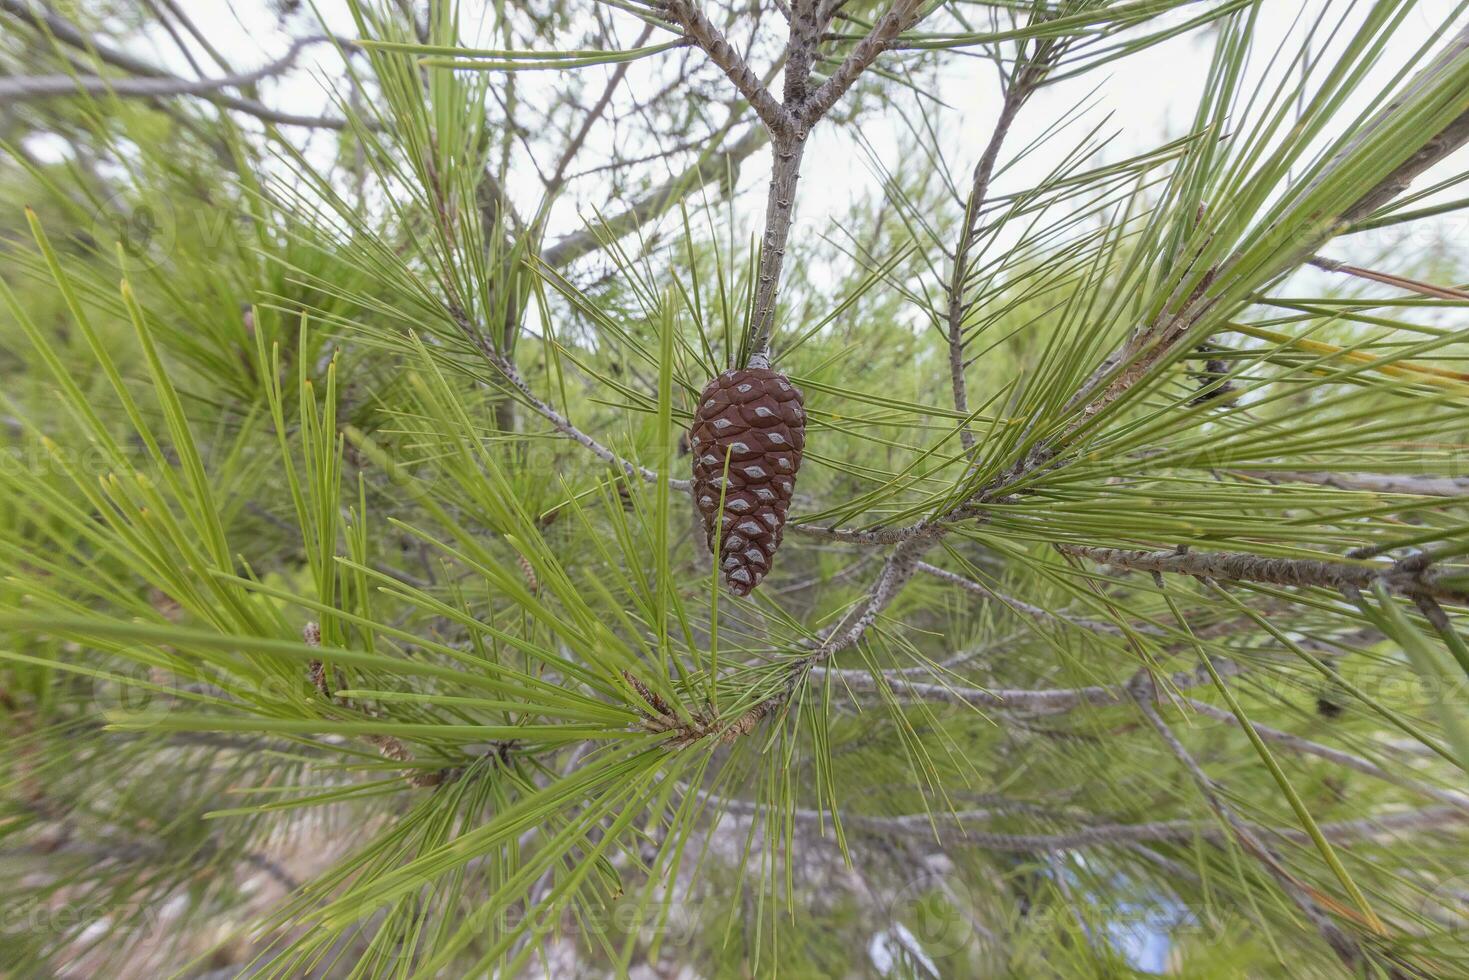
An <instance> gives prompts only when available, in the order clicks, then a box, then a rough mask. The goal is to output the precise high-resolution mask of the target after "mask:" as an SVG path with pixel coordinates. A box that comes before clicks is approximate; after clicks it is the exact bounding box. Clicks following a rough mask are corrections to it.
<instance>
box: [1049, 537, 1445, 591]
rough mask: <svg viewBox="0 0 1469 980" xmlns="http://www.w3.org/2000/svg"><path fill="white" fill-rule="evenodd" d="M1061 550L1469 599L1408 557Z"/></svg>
mask: <svg viewBox="0 0 1469 980" xmlns="http://www.w3.org/2000/svg"><path fill="white" fill-rule="evenodd" d="M1056 547H1057V548H1058V549H1059V550H1060V551H1061V552H1062V554H1066V555H1072V556H1074V557H1077V558H1085V559H1088V560H1089V561H1093V562H1096V563H1097V564H1099V565H1112V566H1114V567H1117V568H1126V569H1131V570H1134V571H1144V572H1163V573H1165V574H1177V575H1193V576H1196V577H1201V578H1212V579H1224V580H1228V581H1233V582H1263V583H1266V584H1270V585H1288V586H1306V587H1312V586H1314V587H1319V588H1324V589H1332V590H1334V591H1340V590H1341V589H1342V588H1345V587H1348V586H1351V587H1355V588H1358V589H1368V588H1371V586H1372V583H1374V582H1378V581H1381V582H1382V583H1383V584H1385V585H1386V586H1387V587H1388V588H1389V589H1390V590H1391V591H1393V592H1394V593H1396V594H1398V595H1403V596H1408V597H1413V596H1419V595H1422V596H1427V597H1429V598H1434V599H1444V600H1447V601H1449V602H1455V603H1460V604H1469V592H1466V591H1465V590H1464V589H1462V588H1460V587H1458V586H1454V585H1449V584H1447V583H1446V582H1444V581H1443V580H1442V578H1443V577H1442V576H1441V575H1440V574H1439V573H1438V572H1437V571H1436V570H1434V569H1433V568H1428V567H1423V568H1420V567H1414V566H1413V565H1411V564H1406V563H1403V562H1399V563H1396V564H1394V565H1392V566H1389V567H1379V568H1373V567H1371V566H1367V565H1358V564H1352V563H1349V562H1342V561H1328V560H1324V559H1314V558H1271V557H1267V556H1264V555H1255V554H1249V553H1242V552H1211V551H1183V552H1180V551H1126V550H1123V549H1120V548H1098V547H1090V546H1086V545H1075V544H1060V545H1057V546H1056Z"/></svg>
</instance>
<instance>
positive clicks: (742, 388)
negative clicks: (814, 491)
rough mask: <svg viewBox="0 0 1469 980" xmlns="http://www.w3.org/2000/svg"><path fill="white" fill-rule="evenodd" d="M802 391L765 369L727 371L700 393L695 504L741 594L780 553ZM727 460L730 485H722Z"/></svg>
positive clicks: (801, 420) (802, 436) (729, 580)
mask: <svg viewBox="0 0 1469 980" xmlns="http://www.w3.org/2000/svg"><path fill="white" fill-rule="evenodd" d="M801 403H802V396H801V389H799V388H797V387H796V386H795V385H793V384H791V383H790V382H789V381H788V380H786V376H785V375H783V374H781V373H780V372H779V371H772V370H771V369H770V368H767V367H752V368H746V369H745V370H743V371H726V372H724V373H723V374H721V375H720V376H719V377H717V378H715V379H714V380H713V381H711V382H709V384H708V386H707V387H706V388H705V389H704V392H703V394H701V395H700V396H699V408H698V410H697V411H696V412H695V413H694V425H693V428H692V430H690V436H691V443H692V446H693V450H694V503H695V504H696V505H697V506H698V508H699V513H700V514H701V515H702V516H703V518H704V533H705V535H706V537H707V539H708V541H709V550H711V551H713V550H714V545H715V540H714V538H715V534H716V532H717V533H718V534H719V536H720V541H719V568H720V570H721V571H723V572H724V581H725V583H726V584H727V585H728V586H729V587H730V589H731V590H732V591H733V592H734V593H735V594H736V595H749V594H750V591H751V590H752V589H754V588H755V586H757V585H759V584H760V580H761V579H762V578H764V577H765V573H766V572H768V571H770V563H771V561H772V560H773V559H774V558H775V549H777V548H779V547H780V539H781V534H782V532H783V531H784V530H785V522H786V510H787V509H788V508H789V507H790V503H791V494H793V493H794V492H795V489H796V471H797V470H799V469H800V468H801V450H802V449H803V448H805V445H806V412H805V410H804V409H803V408H802V404H801ZM726 453H727V454H728V458H729V486H728V488H726V489H725V490H724V519H723V521H721V522H720V524H719V525H716V524H715V521H714V517H715V514H716V513H717V512H718V510H719V499H720V488H721V486H722V483H723V476H724V472H725V457H726Z"/></svg>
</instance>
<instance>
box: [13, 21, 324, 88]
mask: <svg viewBox="0 0 1469 980" xmlns="http://www.w3.org/2000/svg"><path fill="white" fill-rule="evenodd" d="M329 40H331V39H330V38H328V37H325V36H323V35H319V34H318V35H313V36H311V37H302V38H297V39H296V40H295V41H294V42H293V43H292V44H291V47H290V49H289V50H287V51H286V53H285V54H284V55H282V56H281V57H279V58H277V59H276V60H275V61H271V62H268V63H266V64H264V65H262V66H260V67H259V68H256V69H253V70H251V71H247V72H240V73H238V74H234V75H224V76H221V77H218V78H195V79H190V78H175V77H172V76H168V77H164V76H156V77H150V78H110V77H107V76H102V75H82V76H76V75H65V74H62V75H16V76H11V77H7V78H0V99H4V100H5V101H7V102H25V101H27V100H30V99H41V98H48V97H50V96H56V95H73V94H75V93H77V92H86V93H89V94H109V95H116V96H121V97H136V98H160V97H164V96H170V95H212V94H214V93H216V92H218V91H219V90H220V89H223V88H240V87H241V86H244V85H253V84H254V83H256V82H258V81H260V80H261V79H265V78H270V77H272V76H275V75H280V74H282V73H284V72H286V71H289V70H290V68H291V66H292V65H294V64H295V63H296V58H297V57H298V56H299V55H300V54H301V52H302V51H303V50H304V49H306V48H308V47H310V46H311V45H313V44H320V43H321V42H323V41H329Z"/></svg>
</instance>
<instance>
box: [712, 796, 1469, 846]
mask: <svg viewBox="0 0 1469 980" xmlns="http://www.w3.org/2000/svg"><path fill="white" fill-rule="evenodd" d="M717 806H718V807H719V808H721V811H722V812H734V813H745V814H751V815H758V814H762V813H765V812H767V811H769V808H768V807H765V806H762V805H760V804H758V803H751V802H749V801H746V800H732V799H729V800H721V801H719V803H718V804H717ZM775 812H776V813H777V814H778V815H780V816H785V815H787V814H789V816H790V817H791V818H792V819H794V820H797V821H799V822H801V823H804V824H815V825H821V824H823V823H824V824H825V825H826V826H827V827H830V826H831V815H830V814H829V813H823V812H822V811H820V810H810V809H805V808H802V807H796V808H793V809H791V810H788V811H787V810H780V811H775ZM1009 812H1011V811H1010V810H1009V809H1008V808H996V809H983V810H957V811H935V812H933V813H910V814H903V815H901V816H891V817H879V816H867V815H865V814H844V815H843V816H842V826H844V827H848V828H853V829H856V830H861V831H865V832H868V833H879V834H901V835H917V836H919V837H923V838H925V839H928V840H932V839H934V837H935V835H936V833H937V832H938V831H942V830H945V829H948V830H953V831H954V832H955V833H956V834H957V835H958V839H959V840H960V841H962V842H963V843H964V844H965V845H966V846H970V847H977V848H980V849H983V850H990V851H1040V852H1050V851H1065V850H1076V849H1080V848H1087V847H1112V846H1119V847H1121V846H1128V845H1131V844H1137V843H1174V844H1190V843H1193V842H1194V841H1199V840H1204V841H1210V842H1215V843H1217V842H1219V841H1220V840H1222V839H1223V838H1224V835H1225V831H1224V830H1222V829H1221V828H1220V827H1219V825H1218V824H1217V823H1211V822H1207V821H1198V820H1157V821H1152V822H1149V823H1113V824H1096V825H1091V826H1086V827H1079V828H1077V829H1075V830H1068V831H1064V832H1062V833H1055V834H1001V833H992V832H989V831H983V830H976V829H974V828H973V827H971V826H970V824H973V823H978V822H982V821H987V820H991V819H994V818H995V817H998V816H1002V815H1005V814H1007V813H1009ZM1464 819H1465V816H1464V814H1463V813H1462V812H1461V811H1459V810H1455V809H1454V808H1452V807H1424V808H1423V809H1421V810H1398V811H1394V812H1392V813H1385V814H1381V815H1378V816H1372V817H1364V818H1362V819H1360V820H1342V821H1338V822H1335V823H1323V824H1320V828H1321V832H1322V834H1323V835H1325V837H1326V839H1327V840H1329V841H1332V842H1346V841H1356V840H1374V839H1380V838H1382V837H1384V836H1391V835H1396V834H1399V833H1403V832H1407V831H1422V832H1425V833H1430V834H1432V833H1452V832H1453V831H1454V829H1455V825H1456V824H1457V823H1460V822H1462V821H1463V820H1464ZM1241 824H1242V826H1244V827H1245V828H1246V829H1247V830H1249V831H1250V832H1251V833H1253V834H1259V835H1268V836H1271V837H1278V838H1280V839H1283V840H1287V841H1290V842H1292V843H1309V842H1310V837H1309V836H1308V835H1307V834H1306V833H1305V832H1304V831H1302V830H1298V829H1296V828H1294V827H1265V826H1261V825H1259V824H1254V823H1249V822H1246V821H1241Z"/></svg>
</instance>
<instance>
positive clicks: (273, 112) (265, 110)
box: [0, 0, 350, 129]
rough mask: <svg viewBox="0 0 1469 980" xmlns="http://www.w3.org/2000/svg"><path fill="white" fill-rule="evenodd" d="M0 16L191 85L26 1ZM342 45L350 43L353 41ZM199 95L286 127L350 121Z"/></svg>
mask: <svg viewBox="0 0 1469 980" xmlns="http://www.w3.org/2000/svg"><path fill="white" fill-rule="evenodd" d="M0 13H6V14H9V15H10V16H12V17H15V18H16V19H17V20H20V21H22V22H23V23H26V24H29V25H31V26H32V27H34V28H35V29H37V30H39V31H41V32H42V33H43V34H45V35H47V36H48V37H53V38H55V39H56V40H57V41H60V42H61V43H62V44H65V45H67V46H68V47H72V48H75V49H77V50H79V51H82V52H85V53H87V54H88V55H93V56H95V57H96V58H98V59H99V60H101V61H102V62H104V63H106V64H109V65H112V66H113V67H114V68H120V69H122V70H123V71H125V72H127V73H129V74H130V75H135V76H141V77H143V78H153V79H163V80H171V81H173V82H175V83H183V84H187V81H186V80H185V79H180V78H178V77H177V76H176V75H171V74H169V73H168V72H166V71H164V70H163V69H161V68H159V67H157V66H156V65H151V64H149V63H148V62H146V61H143V60H142V59H139V58H135V57H133V56H132V55H130V54H126V53H125V52H122V51H118V50H115V49H113V48H110V47H107V46H105V45H102V44H99V43H98V42H97V41H96V40H95V39H94V38H92V37H89V36H88V35H87V34H86V33H85V32H83V31H82V30H81V29H80V28H78V27H77V26H76V25H75V24H73V23H72V22H71V21H69V20H67V19H66V18H64V17H60V16H58V15H57V14H54V13H52V12H50V11H48V10H44V9H33V8H32V7H31V6H30V5H29V4H27V3H26V2H25V0H0ZM340 43H344V44H346V43H350V42H340ZM197 94H199V95H200V96H201V97H203V98H206V99H209V100H210V101H211V102H215V103H218V104H219V105H222V106H224V107H225V108H227V109H235V110H238V111H240V112H245V113H248V114H249V115H252V116H255V117H256V118H257V119H260V120H261V121H262V122H269V123H275V124H277V125H282V126H306V127H315V128H322V129H344V128H346V126H347V122H346V120H344V119H337V118H333V117H328V116H303V115H299V114H296V113H290V112H282V111H280V110H277V109H272V108H271V107H270V106H267V105H265V104H264V103H262V102H259V101H257V100H255V99H249V98H244V97H241V96H234V95H229V94H228V93H225V92H221V91H217V90H210V91H205V92H200V93H197Z"/></svg>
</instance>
